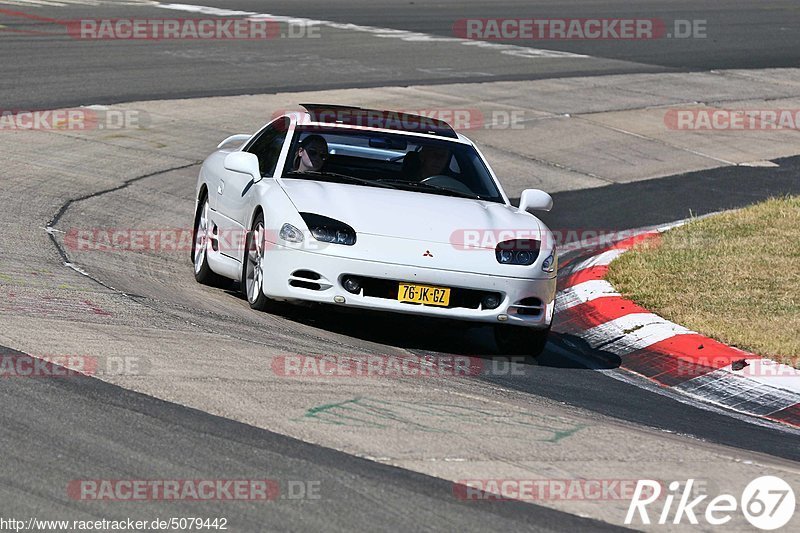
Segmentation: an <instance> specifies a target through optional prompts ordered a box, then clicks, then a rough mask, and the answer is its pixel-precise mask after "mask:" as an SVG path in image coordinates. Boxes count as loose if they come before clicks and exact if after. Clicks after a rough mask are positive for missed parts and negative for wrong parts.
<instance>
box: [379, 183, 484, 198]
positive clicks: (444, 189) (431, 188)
mask: <svg viewBox="0 0 800 533" xmlns="http://www.w3.org/2000/svg"><path fill="white" fill-rule="evenodd" d="M378 181H380V182H382V183H387V182H388V183H393V184H395V185H397V186H400V187H409V188H411V189H427V190H429V191H439V192H444V193H449V194H453V195H455V196H460V197H461V198H470V199H472V200H483V198H482V197H481V196H480V195H479V194H475V193H473V192H465V191H457V190H455V189H449V188H447V187H440V186H438V185H431V184H430V183H423V182H421V181H406V180H401V179H397V178H384V179H380V180H378ZM395 188H396V187H395Z"/></svg>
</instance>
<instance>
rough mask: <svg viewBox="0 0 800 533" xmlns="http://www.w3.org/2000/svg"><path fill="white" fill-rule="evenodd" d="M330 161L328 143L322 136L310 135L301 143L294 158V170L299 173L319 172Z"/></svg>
mask: <svg viewBox="0 0 800 533" xmlns="http://www.w3.org/2000/svg"><path fill="white" fill-rule="evenodd" d="M326 159H328V143H327V141H325V138H324V137H323V136H322V135H316V134H314V135H309V136H308V137H306V138H305V139H303V140H302V141H300V147H299V148H298V149H297V155H296V156H295V158H294V169H295V170H296V171H297V172H309V171H312V172H319V171H320V170H322V165H324V164H325V160H326Z"/></svg>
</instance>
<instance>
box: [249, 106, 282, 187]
mask: <svg viewBox="0 0 800 533" xmlns="http://www.w3.org/2000/svg"><path fill="white" fill-rule="evenodd" d="M288 130H289V119H288V118H286V117H284V118H282V119H278V120H276V121H275V122H273V123H272V124H270V125H269V126H267V128H266V129H265V130H264V131H262V132H261V135H259V136H258V139H256V140H255V142H254V143H253V144H252V145H250V148H248V149H247V151H248V152H250V153H251V154H255V155H256V156H257V157H258V166H259V169H260V170H261V175H262V176H272V175H274V174H275V167H276V166H277V165H278V157H280V155H281V148H283V141H285V140H286V132H287V131H288Z"/></svg>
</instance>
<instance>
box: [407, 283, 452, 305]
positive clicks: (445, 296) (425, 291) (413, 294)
mask: <svg viewBox="0 0 800 533" xmlns="http://www.w3.org/2000/svg"><path fill="white" fill-rule="evenodd" d="M397 299H398V300H400V301H401V302H414V303H418V304H424V305H440V306H443V307H447V306H448V305H450V289H445V288H444V287H431V286H430V285H412V284H410V283H401V284H400V286H399V287H398V290H397Z"/></svg>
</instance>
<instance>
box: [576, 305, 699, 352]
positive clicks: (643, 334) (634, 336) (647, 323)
mask: <svg viewBox="0 0 800 533" xmlns="http://www.w3.org/2000/svg"><path fill="white" fill-rule="evenodd" d="M683 333H694V332H693V331H690V330H688V329H686V328H684V327H683V326H679V325H677V324H673V323H672V322H669V321H667V320H664V319H663V318H661V317H660V316H658V315H655V314H653V313H631V314H629V315H625V316H621V317H619V318H616V319H614V320H609V321H608V322H606V323H604V324H600V325H599V326H595V327H593V328H591V329H588V330H586V331H585V332H584V333H583V335H582V337H583V339H584V340H585V341H586V342H587V343H589V345H590V346H591V347H593V348H600V349H602V350H603V351H610V352H613V353H615V354H617V355H619V356H620V357H624V356H625V355H627V354H629V353H632V352H635V351H637V350H641V349H643V348H647V347H648V346H651V345H653V344H655V343H657V342H660V341H663V340H664V339H668V338H670V337H673V336H675V335H680V334H683Z"/></svg>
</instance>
